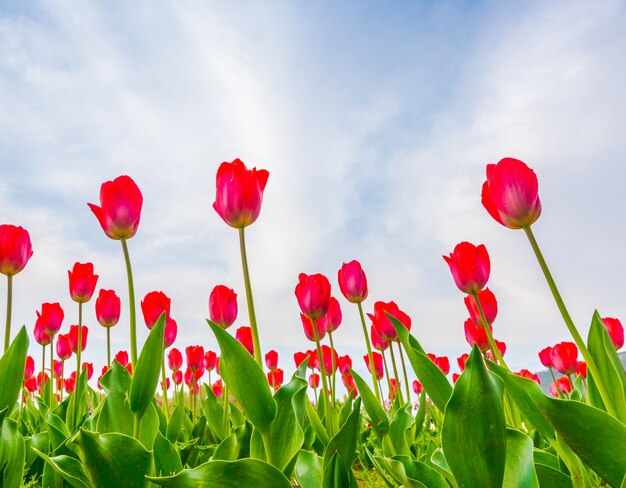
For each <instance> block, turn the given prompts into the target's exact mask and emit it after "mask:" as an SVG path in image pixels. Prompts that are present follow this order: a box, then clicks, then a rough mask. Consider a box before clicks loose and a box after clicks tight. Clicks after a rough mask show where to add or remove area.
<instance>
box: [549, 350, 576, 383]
mask: <svg viewBox="0 0 626 488" xmlns="http://www.w3.org/2000/svg"><path fill="white" fill-rule="evenodd" d="M551 358H552V364H553V365H554V369H556V370H557V371H558V372H559V373H561V374H566V375H569V374H572V373H575V372H576V366H577V365H578V348H577V347H576V344H574V343H573V342H561V343H560V344H557V345H556V346H554V347H553V348H552V353H551Z"/></svg>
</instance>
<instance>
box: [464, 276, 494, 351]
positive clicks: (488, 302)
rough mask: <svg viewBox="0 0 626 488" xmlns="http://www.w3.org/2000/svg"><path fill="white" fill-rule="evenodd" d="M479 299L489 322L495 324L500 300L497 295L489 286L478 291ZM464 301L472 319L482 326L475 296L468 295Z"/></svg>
mask: <svg viewBox="0 0 626 488" xmlns="http://www.w3.org/2000/svg"><path fill="white" fill-rule="evenodd" d="M478 300H479V301H480V305H481V307H482V309H483V313H484V314H485V318H486V319H487V323H488V324H493V323H494V321H495V320H496V316H497V315H498V301H497V300H496V296H495V295H494V294H493V292H492V291H491V290H490V289H489V288H485V289H484V290H481V291H480V292H478ZM464 301H465V306H466V307H467V311H468V312H469V314H470V318H471V319H472V321H473V322H474V323H475V324H477V325H481V326H482V323H483V322H482V318H481V317H480V312H479V310H478V306H477V305H476V300H474V297H473V296H471V295H467V296H466V297H465V298H464ZM470 345H471V344H470Z"/></svg>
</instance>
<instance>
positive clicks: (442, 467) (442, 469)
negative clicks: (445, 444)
mask: <svg viewBox="0 0 626 488" xmlns="http://www.w3.org/2000/svg"><path fill="white" fill-rule="evenodd" d="M457 382H458V381H457ZM430 462H431V463H432V465H433V469H434V470H435V471H437V472H438V473H439V474H440V475H441V476H443V477H444V478H445V479H446V480H447V481H448V483H450V485H452V486H453V487H455V488H456V487H457V483H456V480H455V479H454V476H452V471H450V466H448V462H447V461H446V458H445V456H444V455H443V451H442V450H441V448H438V449H435V450H434V451H433V453H432V455H431V456H430Z"/></svg>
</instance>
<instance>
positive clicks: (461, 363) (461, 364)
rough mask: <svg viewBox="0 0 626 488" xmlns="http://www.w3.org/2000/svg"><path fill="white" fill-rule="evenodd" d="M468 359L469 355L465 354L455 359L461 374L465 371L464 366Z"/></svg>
mask: <svg viewBox="0 0 626 488" xmlns="http://www.w3.org/2000/svg"><path fill="white" fill-rule="evenodd" d="M468 359H469V354H467V353H465V354H461V355H460V356H459V357H458V358H456V362H457V364H458V365H459V369H460V370H461V373H462V372H463V371H465V364H466V363H467V360H468Z"/></svg>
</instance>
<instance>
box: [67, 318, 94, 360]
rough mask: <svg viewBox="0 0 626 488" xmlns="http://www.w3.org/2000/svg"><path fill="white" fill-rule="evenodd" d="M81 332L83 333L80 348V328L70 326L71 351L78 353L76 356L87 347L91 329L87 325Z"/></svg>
mask: <svg viewBox="0 0 626 488" xmlns="http://www.w3.org/2000/svg"><path fill="white" fill-rule="evenodd" d="M81 332H82V334H81V336H82V337H81V345H80V347H79V345H78V333H79V327H78V325H70V333H69V334H68V339H69V343H70V349H71V350H72V352H73V353H76V354H78V351H79V350H80V351H81V352H82V351H84V350H85V348H86V347H87V336H88V335H89V328H88V327H87V326H86V325H83V326H82V330H81Z"/></svg>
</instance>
